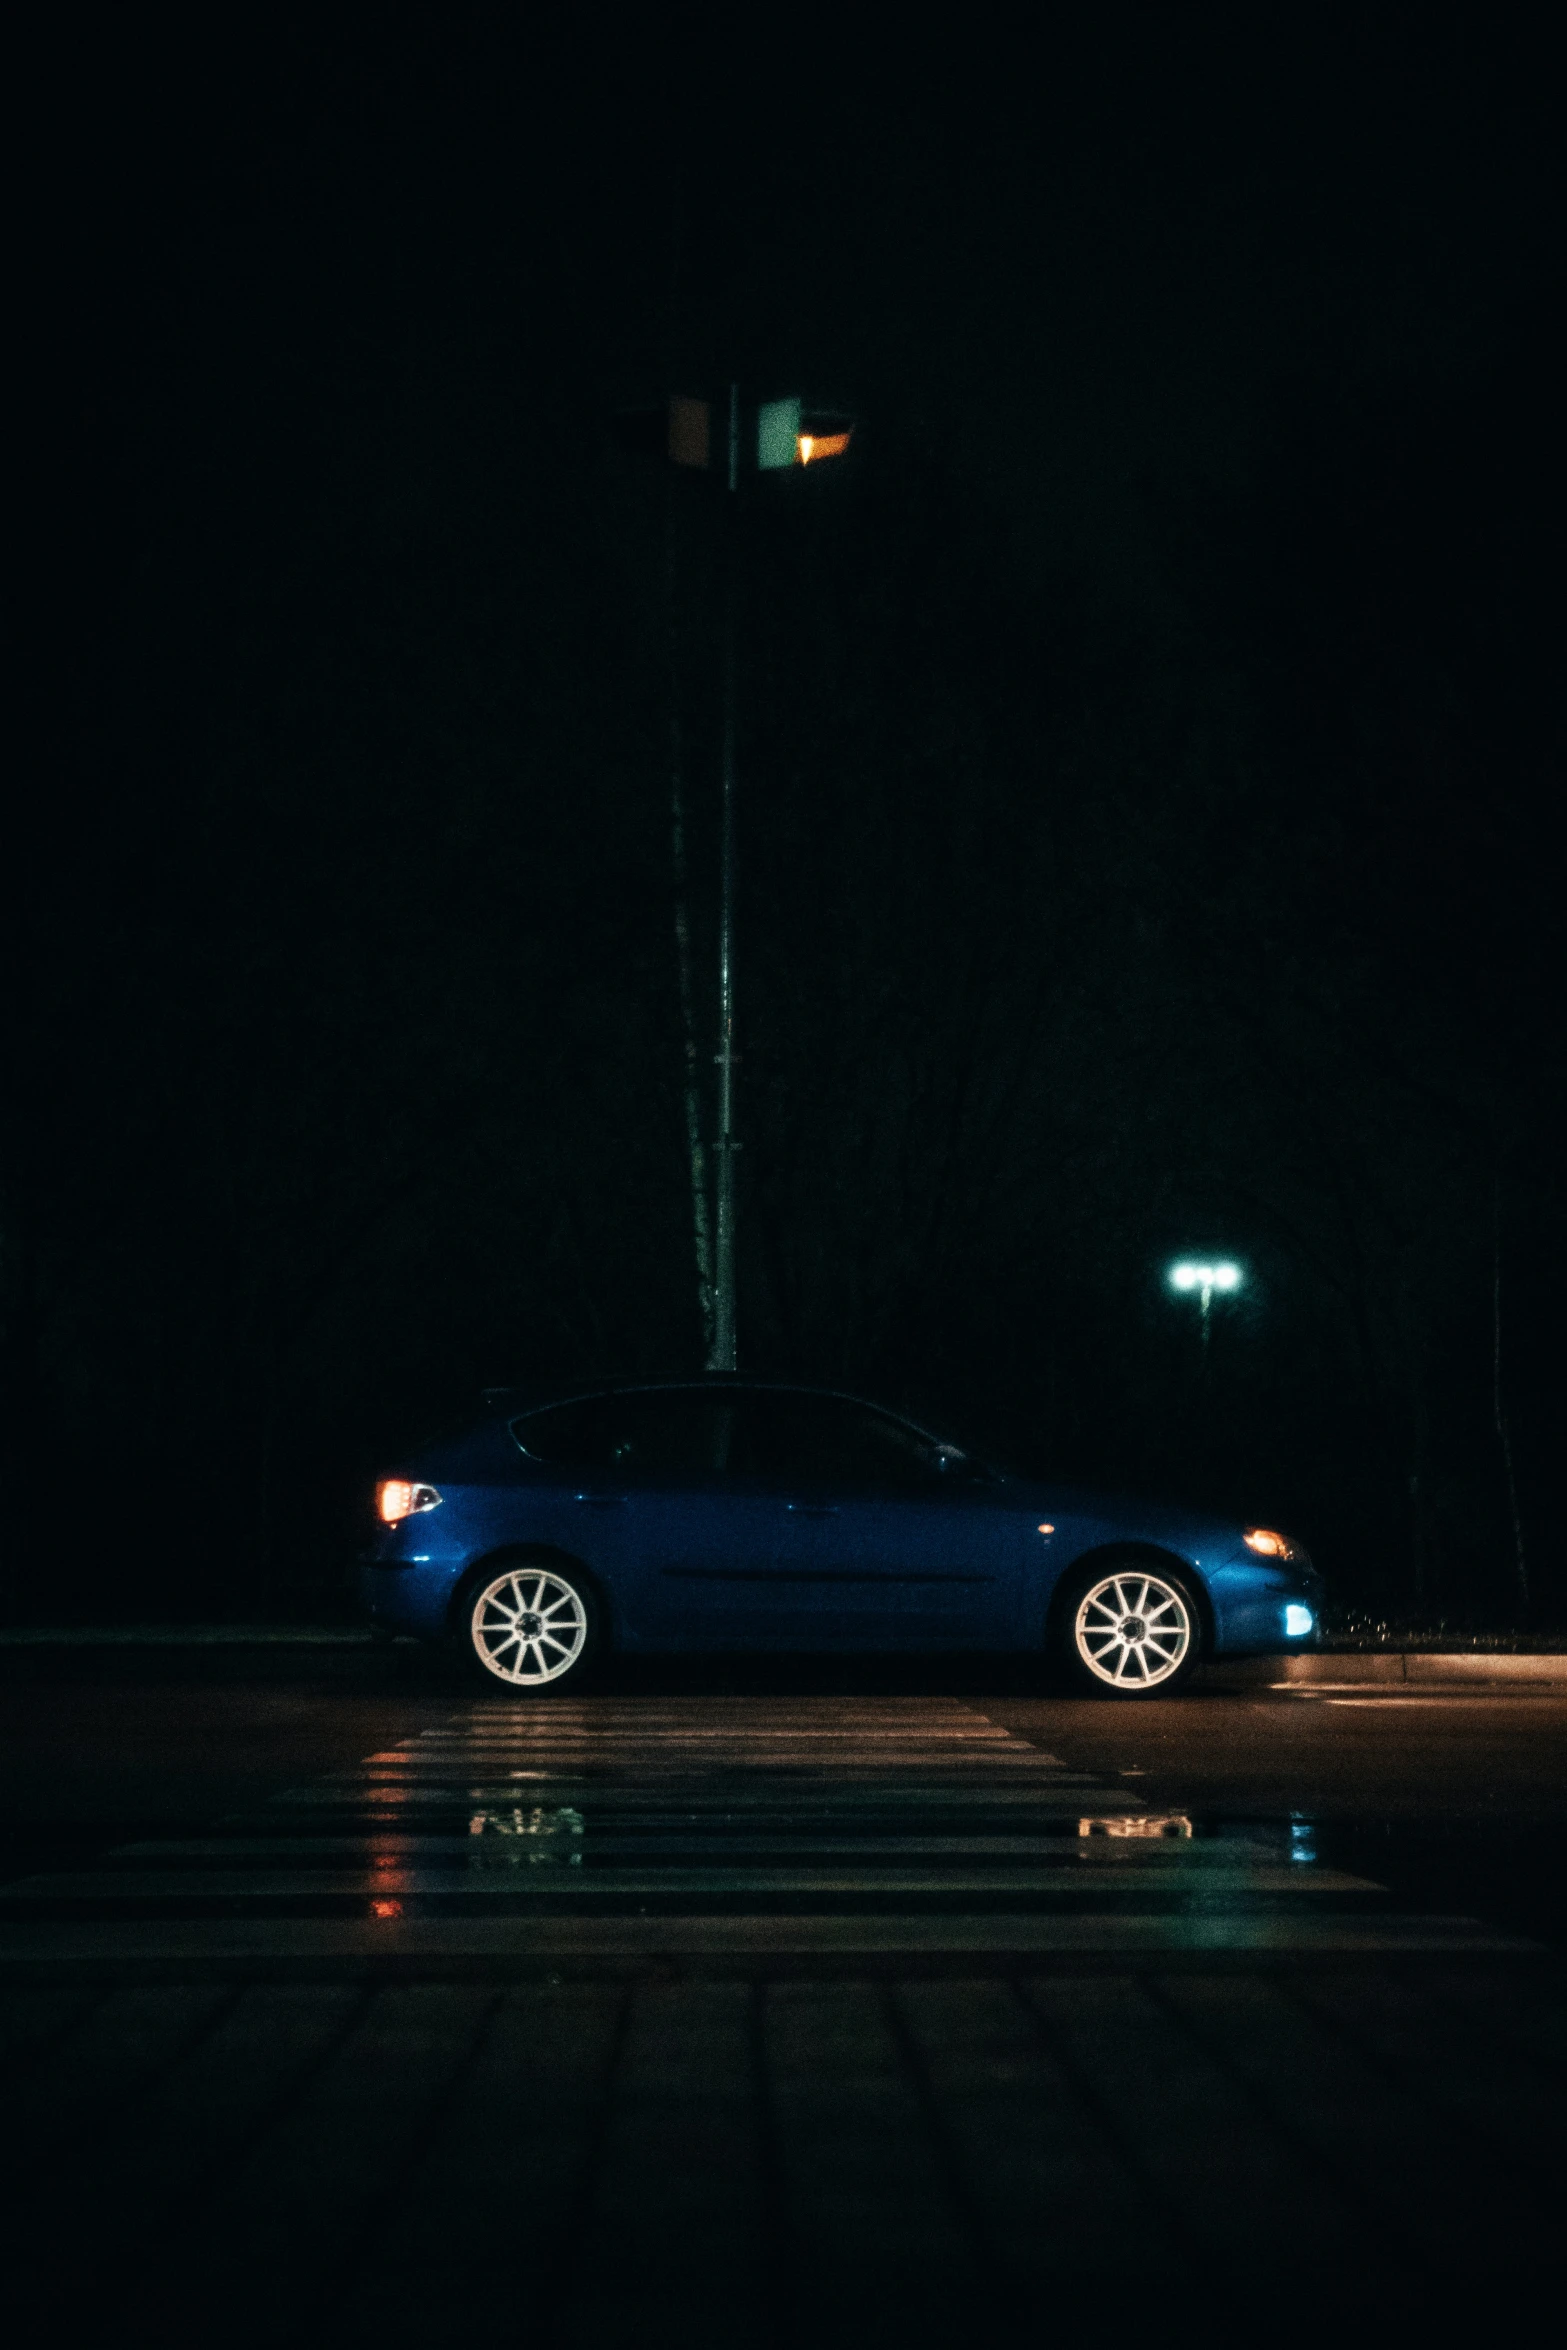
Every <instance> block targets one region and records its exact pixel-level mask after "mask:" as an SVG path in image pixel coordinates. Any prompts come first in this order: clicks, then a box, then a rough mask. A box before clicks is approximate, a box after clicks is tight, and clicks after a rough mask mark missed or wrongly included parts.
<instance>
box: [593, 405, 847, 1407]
mask: <svg viewBox="0 0 1567 2350" xmlns="http://www.w3.org/2000/svg"><path fill="white" fill-rule="evenodd" d="M854 427H855V419H854V418H853V417H852V416H851V415H849V414H848V413H847V412H846V411H845V410H843V409H841V408H820V407H815V406H813V405H810V404H808V403H807V402H806V401H805V400H804V399H802V398H801V397H800V396H799V395H798V394H791V395H790V396H789V397H788V398H787V399H782V400H763V401H761V402H759V403H758V404H756V405H755V406H749V407H747V408H746V409H745V410H744V411H742V407H741V400H740V386H739V385H738V384H735V383H732V384H730V386H729V387H728V396H727V398H726V399H725V400H722V401H712V400H700V399H694V398H691V397H688V396H687V395H686V394H685V393H680V392H677V393H674V394H672V395H671V396H670V397H669V398H668V399H667V400H665V401H662V402H661V403H660V404H659V405H658V406H657V407H656V408H647V409H638V410H636V411H634V412H632V413H630V414H628V415H624V416H622V417H621V418H620V419H619V421H618V425H617V434H618V437H619V439H620V440H621V441H622V442H623V443H624V445H625V446H626V447H627V448H629V449H634V450H639V451H641V452H642V453H644V454H646V455H654V454H660V453H661V454H662V455H663V456H665V457H666V458H667V459H668V461H669V463H670V464H671V465H676V466H679V467H681V468H682V469H683V470H685V471H687V472H690V473H708V474H712V475H714V476H715V477H716V479H717V482H718V483H719V484H721V485H722V487H723V489H724V490H725V491H726V492H727V493H728V494H727V496H726V498H725V501H724V504H725V508H726V528H725V531H724V539H725V549H724V617H723V663H724V691H723V729H722V754H721V787H722V796H721V809H722V829H721V834H720V849H719V924H718V1051H717V1052H716V1053H715V1054H714V1056H713V1058H714V1060H715V1062H716V1063H717V1067H718V1132H717V1135H716V1137H715V1150H714V1158H715V1161H716V1164H715V1168H714V1184H713V1195H714V1196H713V1322H712V1329H711V1332H710V1334H709V1343H708V1350H707V1368H708V1369H709V1370H710V1371H733V1370H735V1369H737V1368H738V1364H739V1354H738V1348H737V1341H736V1332H735V1153H736V1152H737V1151H738V1150H739V1148H740V1144H739V1141H738V1139H737V1137H736V1135H735V1061H736V1058H737V1055H736V1052H735V989H734V927H735V923H734V916H735V800H736V795H737V788H738V783H737V775H736V765H737V760H736V741H737V735H738V722H737V718H738V714H737V704H738V701H739V666H740V663H739V643H738V640H739V610H738V606H739V593H738V572H739V566H740V554H739V533H738V530H737V527H736V513H735V508H736V505H737V502H738V492H739V490H740V485H741V482H742V479H744V478H745V477H746V476H748V475H750V474H753V473H756V474H761V473H783V472H788V471H791V470H792V469H793V468H794V467H796V466H811V465H820V464H821V463H822V462H823V461H824V460H825V459H827V458H830V457H845V456H847V455H848V452H849V443H850V441H851V440H852V439H853V437H854Z"/></svg>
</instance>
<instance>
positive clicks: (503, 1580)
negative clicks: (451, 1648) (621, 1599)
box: [461, 1559, 598, 1695]
mask: <svg viewBox="0 0 1567 2350" xmlns="http://www.w3.org/2000/svg"><path fill="white" fill-rule="evenodd" d="M461 1628H462V1637H463V1639H464V1642H465V1644H466V1647H467V1650H468V1654H469V1656H470V1658H471V1660H472V1662H473V1665H474V1667H475V1669H476V1671H477V1672H478V1674H479V1676H480V1678H481V1679H482V1680H484V1681H485V1682H487V1683H488V1684H489V1685H490V1686H491V1687H493V1686H494V1685H495V1684H496V1683H497V1682H498V1683H499V1684H500V1685H501V1686H502V1687H503V1688H505V1689H511V1690H515V1691H516V1692H517V1693H518V1694H519V1695H526V1694H528V1693H531V1692H532V1691H535V1690H540V1689H558V1688H559V1687H560V1686H561V1684H562V1683H563V1682H565V1681H578V1680H580V1679H581V1678H582V1676H583V1673H584V1671H585V1668H586V1666H587V1664H588V1662H589V1659H590V1658H591V1656H592V1654H593V1650H594V1647H595V1645H596V1634H597V1630H598V1609H597V1606H596V1604H595V1601H594V1597H593V1593H592V1591H591V1589H590V1588H589V1585H588V1582H587V1578H586V1577H585V1576H584V1575H582V1574H581V1573H580V1572H579V1571H577V1570H575V1569H573V1568H571V1567H568V1566H564V1565H556V1564H554V1563H551V1564H548V1565H546V1564H544V1563H543V1562H541V1561H537V1560H527V1559H521V1560H517V1559H514V1560H511V1561H509V1562H508V1563H507V1564H506V1565H505V1566H504V1567H502V1568H501V1569H500V1571H499V1572H498V1573H495V1574H492V1575H489V1576H486V1577H483V1578H481V1580H480V1581H479V1582H478V1583H476V1584H475V1586H474V1588H473V1590H472V1591H471V1592H470V1593H469V1594H468V1599H467V1603H466V1606H465V1607H464V1610H463V1614H462V1618H461Z"/></svg>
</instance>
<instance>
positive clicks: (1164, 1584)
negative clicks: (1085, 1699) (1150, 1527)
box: [1055, 1553, 1203, 1701]
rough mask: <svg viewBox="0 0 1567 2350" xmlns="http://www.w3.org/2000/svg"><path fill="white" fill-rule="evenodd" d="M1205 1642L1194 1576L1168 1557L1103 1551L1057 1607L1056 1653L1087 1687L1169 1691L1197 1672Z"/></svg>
mask: <svg viewBox="0 0 1567 2350" xmlns="http://www.w3.org/2000/svg"><path fill="white" fill-rule="evenodd" d="M1202 1648H1203V1617H1202V1610H1201V1608H1200V1607H1199V1606H1198V1603H1197V1594H1196V1593H1195V1591H1194V1590H1193V1589H1192V1585H1191V1578H1190V1577H1189V1576H1187V1575H1185V1574H1183V1573H1182V1572H1181V1570H1180V1569H1179V1568H1178V1567H1177V1566H1175V1565H1174V1564H1173V1563H1172V1562H1171V1561H1169V1560H1166V1559H1151V1558H1143V1557H1139V1556H1138V1555H1137V1554H1135V1553H1127V1554H1124V1555H1122V1556H1119V1557H1117V1556H1110V1557H1106V1558H1101V1559H1096V1560H1095V1561H1094V1563H1093V1565H1092V1566H1091V1567H1088V1568H1085V1569H1084V1570H1083V1572H1082V1573H1081V1574H1079V1575H1076V1576H1074V1577H1073V1580H1072V1582H1071V1584H1070V1585H1069V1587H1068V1588H1067V1589H1066V1590H1065V1591H1064V1592H1063V1593H1062V1595H1061V1599H1060V1602H1059V1605H1058V1607H1057V1609H1056V1617H1055V1649H1056V1655H1057V1657H1058V1659H1059V1661H1060V1663H1061V1665H1062V1667H1063V1669H1064V1671H1065V1674H1066V1677H1067V1679H1068V1680H1069V1681H1070V1683H1071V1684H1072V1686H1073V1688H1074V1689H1075V1690H1076V1691H1077V1692H1078V1693H1079V1694H1081V1695H1088V1696H1093V1697H1109V1698H1141V1699H1143V1700H1145V1701H1146V1700H1147V1699H1149V1698H1154V1697H1169V1696H1171V1695H1173V1693H1174V1692H1175V1691H1176V1690H1177V1689H1180V1688H1182V1687H1183V1686H1184V1685H1185V1683H1186V1682H1187V1681H1189V1680H1190V1679H1191V1676H1192V1674H1193V1673H1194V1672H1195V1671H1196V1669H1197V1666H1198V1664H1199V1663H1200V1662H1201V1659H1202ZM1153 1660H1157V1662H1154V1661H1153Z"/></svg>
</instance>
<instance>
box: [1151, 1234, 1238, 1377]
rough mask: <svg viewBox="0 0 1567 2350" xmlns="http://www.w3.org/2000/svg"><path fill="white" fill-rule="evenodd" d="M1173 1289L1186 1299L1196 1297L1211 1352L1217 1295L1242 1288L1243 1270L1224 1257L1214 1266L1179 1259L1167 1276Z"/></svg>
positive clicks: (1204, 1342)
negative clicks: (1211, 1315) (1212, 1316)
mask: <svg viewBox="0 0 1567 2350" xmlns="http://www.w3.org/2000/svg"><path fill="white" fill-rule="evenodd" d="M1167 1279H1168V1281H1169V1284H1170V1287H1171V1288H1172V1289H1178V1290H1179V1291H1180V1292H1181V1294H1182V1295H1183V1296H1184V1297H1195V1298H1196V1299H1197V1303H1198V1307H1199V1310H1200V1312H1201V1315H1202V1347H1203V1353H1204V1354H1206V1353H1207V1351H1208V1316H1209V1313H1210V1311H1211V1309H1212V1306H1213V1301H1214V1298H1215V1296H1217V1295H1219V1294H1220V1293H1222V1292H1227V1291H1229V1290H1232V1289H1239V1287H1240V1285H1241V1269H1240V1267H1239V1265H1234V1264H1231V1263H1230V1261H1229V1259H1228V1258H1227V1257H1221V1258H1219V1259H1218V1260H1217V1262H1215V1263H1212V1264H1199V1263H1198V1262H1197V1261H1196V1260H1195V1259H1194V1258H1191V1257H1180V1258H1178V1259H1177V1260H1176V1262H1175V1263H1174V1264H1173V1265H1172V1266H1171V1267H1170V1270H1169V1273H1168V1275H1167Z"/></svg>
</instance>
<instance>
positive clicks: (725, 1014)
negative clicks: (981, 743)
mask: <svg viewBox="0 0 1567 2350" xmlns="http://www.w3.org/2000/svg"><path fill="white" fill-rule="evenodd" d="M728 458H729V467H728V483H727V488H728V495H729V498H730V500H731V501H732V500H734V499H735V498H736V497H737V496H738V494H739V489H740V387H739V385H738V384H731V385H730V387H729V447H728ZM725 520H726V522H727V525H728V527H727V529H726V531H725V534H724V535H725V539H726V541H727V544H726V545H725V548H724V728H723V779H722V780H723V819H722V845H721V848H720V860H721V868H722V870H721V903H720V909H719V919H718V1052H717V1055H716V1059H717V1062H718V1148H717V1152H716V1157H717V1162H718V1163H717V1168H716V1170H715V1172H716V1175H717V1200H716V1203H715V1204H716V1210H717V1213H716V1215H715V1217H714V1233H713V1240H714V1248H713V1343H712V1346H711V1347H710V1349H709V1350H708V1357H707V1367H708V1369H709V1370H710V1371H734V1370H737V1369H738V1368H739V1354H738V1350H737V1345H736V1337H735V1152H736V1151H737V1150H738V1149H739V1147H740V1146H739V1144H738V1143H737V1142H736V1140H735V1130H734V1129H735V998H734V912H735V729H736V701H737V698H738V680H737V666H738V645H737V641H736V640H737V635H738V629H739V613H738V602H739V594H738V588H739V582H738V577H737V574H738V570H739V547H738V543H737V542H738V537H739V529H738V516H737V514H736V510H735V507H734V505H733V504H732V503H731V504H730V506H729V508H728V510H727V513H726V516H725Z"/></svg>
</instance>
